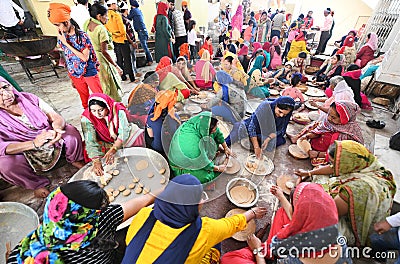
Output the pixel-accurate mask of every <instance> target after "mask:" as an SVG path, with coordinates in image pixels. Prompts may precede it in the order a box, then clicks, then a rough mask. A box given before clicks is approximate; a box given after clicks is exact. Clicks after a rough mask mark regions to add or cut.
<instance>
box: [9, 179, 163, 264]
mask: <svg viewBox="0 0 400 264" xmlns="http://www.w3.org/2000/svg"><path fill="white" fill-rule="evenodd" d="M154 200H155V197H154V196H153V195H151V194H147V195H144V196H141V197H138V198H135V199H132V200H129V201H127V202H125V203H123V204H122V205H119V204H112V205H110V204H109V203H110V202H109V200H108V196H107V193H106V192H105V191H104V190H103V189H102V188H100V187H99V186H98V184H97V183H95V182H92V181H87V180H85V181H75V182H71V183H67V184H64V185H62V186H60V187H58V188H57V189H55V190H54V191H53V192H52V193H50V194H49V196H48V197H47V201H46V205H45V208H44V213H43V222H42V224H41V225H39V227H38V228H37V229H36V230H33V231H32V232H31V233H30V234H28V235H27V236H26V237H25V238H24V239H22V240H21V242H20V243H19V244H18V245H17V246H16V247H15V248H14V250H13V251H12V252H11V254H10V256H9V258H8V260H7V263H8V264H16V263H102V264H111V263H114V262H113V256H114V253H115V250H116V248H117V247H118V242H117V241H116V239H115V233H116V229H117V227H118V226H119V225H120V224H121V223H123V222H124V221H126V220H127V219H129V218H130V217H132V216H133V215H135V214H136V213H137V212H138V211H139V210H140V209H141V208H143V207H145V206H148V205H149V204H152V203H153V202H154Z"/></svg>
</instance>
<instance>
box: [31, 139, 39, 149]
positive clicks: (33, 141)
mask: <svg viewBox="0 0 400 264" xmlns="http://www.w3.org/2000/svg"><path fill="white" fill-rule="evenodd" d="M32 145H33V148H34V149H38V148H39V147H37V146H36V145H35V140H32Z"/></svg>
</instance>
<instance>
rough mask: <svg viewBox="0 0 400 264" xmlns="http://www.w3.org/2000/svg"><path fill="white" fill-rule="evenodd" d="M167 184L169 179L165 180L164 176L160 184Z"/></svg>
mask: <svg viewBox="0 0 400 264" xmlns="http://www.w3.org/2000/svg"><path fill="white" fill-rule="evenodd" d="M166 182H167V179H165V177H164V176H162V178H161V180H160V183H161V184H165V183H166Z"/></svg>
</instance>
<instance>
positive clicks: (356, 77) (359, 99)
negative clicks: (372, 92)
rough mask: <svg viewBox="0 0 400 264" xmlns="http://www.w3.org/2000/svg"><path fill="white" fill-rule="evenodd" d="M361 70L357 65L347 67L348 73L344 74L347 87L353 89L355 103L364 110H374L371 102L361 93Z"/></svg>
mask: <svg viewBox="0 0 400 264" xmlns="http://www.w3.org/2000/svg"><path fill="white" fill-rule="evenodd" d="M361 74H362V72H361V69H360V67H358V66H357V65H356V64H350V65H349V67H347V71H346V72H345V73H343V74H342V76H343V78H344V80H345V81H346V83H347V85H349V86H350V87H351V89H352V90H353V93H354V101H355V102H356V103H357V104H358V105H359V106H360V107H361V108H362V109H370V110H371V109H372V106H371V102H370V101H369V100H368V97H367V96H366V95H365V94H364V93H363V92H361V80H360V77H361Z"/></svg>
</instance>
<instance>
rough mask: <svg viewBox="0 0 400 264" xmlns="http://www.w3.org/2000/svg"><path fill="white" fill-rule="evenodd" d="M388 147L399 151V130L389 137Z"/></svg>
mask: <svg viewBox="0 0 400 264" xmlns="http://www.w3.org/2000/svg"><path fill="white" fill-rule="evenodd" d="M389 148H391V149H394V150H398V151H400V131H399V132H397V133H396V134H394V135H393V136H391V137H390V140H389Z"/></svg>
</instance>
